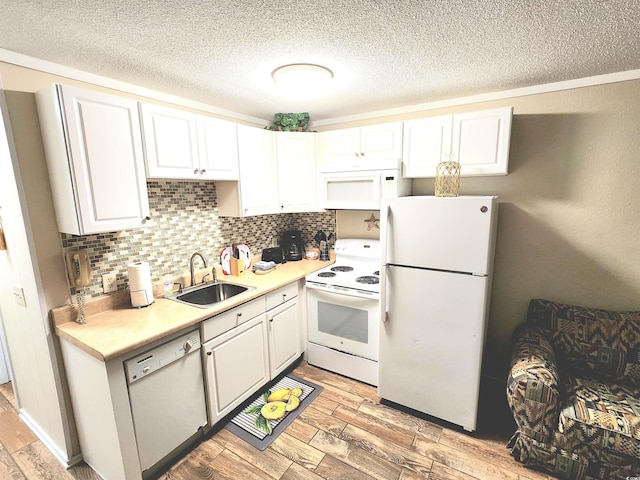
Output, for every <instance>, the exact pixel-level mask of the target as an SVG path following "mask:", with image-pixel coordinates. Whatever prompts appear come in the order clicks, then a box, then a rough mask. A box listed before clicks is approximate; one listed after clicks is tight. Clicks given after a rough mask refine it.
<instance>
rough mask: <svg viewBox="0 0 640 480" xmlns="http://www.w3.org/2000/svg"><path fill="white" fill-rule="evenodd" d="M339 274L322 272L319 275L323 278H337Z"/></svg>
mask: <svg viewBox="0 0 640 480" xmlns="http://www.w3.org/2000/svg"><path fill="white" fill-rule="evenodd" d="M336 275H337V274H336V273H335V272H320V273H319V274H318V276H319V277H322V278H331V277H335V276H336Z"/></svg>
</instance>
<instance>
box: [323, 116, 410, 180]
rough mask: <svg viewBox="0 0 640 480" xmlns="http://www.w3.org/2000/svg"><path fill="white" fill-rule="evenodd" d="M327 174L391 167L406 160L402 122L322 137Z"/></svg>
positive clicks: (336, 132) (333, 132) (336, 131)
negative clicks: (392, 162)
mask: <svg viewBox="0 0 640 480" xmlns="http://www.w3.org/2000/svg"><path fill="white" fill-rule="evenodd" d="M318 143H319V144H318V155H319V156H320V160H321V162H322V164H323V165H322V169H323V171H341V170H342V171H348V170H354V169H359V170H367V169H379V168H388V166H389V163H388V162H389V161H395V162H399V161H400V159H401V158H402V122H394V123H384V124H379V125H370V126H367V127H360V128H347V129H342V130H332V131H329V132H321V133H319V134H318Z"/></svg>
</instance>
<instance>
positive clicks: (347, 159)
mask: <svg viewBox="0 0 640 480" xmlns="http://www.w3.org/2000/svg"><path fill="white" fill-rule="evenodd" d="M318 141H320V142H322V149H321V150H322V152H323V156H324V158H323V159H321V161H322V163H329V164H340V165H344V166H351V165H355V164H357V163H358V158H359V157H360V129H359V128H346V129H342V130H333V131H330V132H322V133H320V134H319V137H318Z"/></svg>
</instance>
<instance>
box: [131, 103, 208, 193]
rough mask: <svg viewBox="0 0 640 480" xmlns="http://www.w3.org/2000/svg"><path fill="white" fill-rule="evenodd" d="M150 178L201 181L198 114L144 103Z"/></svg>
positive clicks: (145, 143)
mask: <svg viewBox="0 0 640 480" xmlns="http://www.w3.org/2000/svg"><path fill="white" fill-rule="evenodd" d="M140 112H141V116H142V127H143V135H144V147H145V159H146V165H147V177H149V178H182V179H189V180H191V179H194V178H198V174H199V163H198V144H197V136H196V115H195V114H193V113H189V112H183V111H181V110H176V109H174V108H167V107H162V106H159V105H152V104H146V103H141V104H140Z"/></svg>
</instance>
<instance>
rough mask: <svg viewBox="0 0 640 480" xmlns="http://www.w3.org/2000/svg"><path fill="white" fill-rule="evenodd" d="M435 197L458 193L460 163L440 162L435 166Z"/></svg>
mask: <svg viewBox="0 0 640 480" xmlns="http://www.w3.org/2000/svg"><path fill="white" fill-rule="evenodd" d="M435 194H436V197H457V196H458V195H460V164H459V163H458V162H454V161H448V162H440V163H439V164H438V165H437V166H436V191H435Z"/></svg>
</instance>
